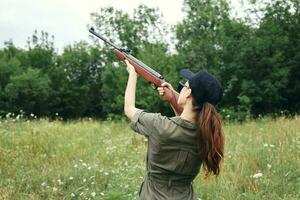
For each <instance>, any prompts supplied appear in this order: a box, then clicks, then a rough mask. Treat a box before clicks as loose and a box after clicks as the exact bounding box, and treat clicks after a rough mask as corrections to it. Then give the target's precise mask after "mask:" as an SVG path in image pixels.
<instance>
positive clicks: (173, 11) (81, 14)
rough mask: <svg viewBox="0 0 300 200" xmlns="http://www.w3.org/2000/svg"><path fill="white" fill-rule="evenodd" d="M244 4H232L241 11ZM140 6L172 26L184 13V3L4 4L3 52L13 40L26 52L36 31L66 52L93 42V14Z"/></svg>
mask: <svg viewBox="0 0 300 200" xmlns="http://www.w3.org/2000/svg"><path fill="white" fill-rule="evenodd" d="M239 1H240V0H232V4H233V6H235V7H238V2H239ZM139 4H145V5H147V6H149V7H158V8H159V9H160V11H161V12H162V13H163V15H164V18H165V20H166V22H167V23H169V24H176V23H177V22H178V21H180V20H181V19H182V18H183V16H184V13H183V12H182V5H183V0H0V48H1V47H3V43H4V41H8V40H10V39H12V40H13V42H14V44H15V45H16V46H17V47H21V48H25V45H26V41H27V38H28V37H29V36H31V35H32V34H33V32H34V30H38V31H41V30H44V31H46V32H48V33H49V34H50V35H54V37H55V38H54V46H55V47H56V48H59V49H62V47H64V46H66V45H67V44H72V43H73V42H74V41H80V40H85V41H89V38H88V35H89V34H88V31H87V24H89V23H91V21H90V13H91V12H94V11H98V10H100V8H101V7H106V6H108V5H111V6H113V7H115V8H118V9H122V10H124V11H126V12H128V13H132V12H133V10H134V8H136V7H137V6H138V5H139Z"/></svg>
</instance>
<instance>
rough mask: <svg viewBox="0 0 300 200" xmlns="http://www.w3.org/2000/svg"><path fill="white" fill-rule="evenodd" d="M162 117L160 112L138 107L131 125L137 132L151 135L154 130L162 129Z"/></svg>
mask: <svg viewBox="0 0 300 200" xmlns="http://www.w3.org/2000/svg"><path fill="white" fill-rule="evenodd" d="M161 117H162V115H161V114H160V113H148V112H145V111H144V110H141V109H138V110H137V111H136V112H135V113H134V115H133V117H132V119H131V122H130V124H129V125H130V128H131V129H132V130H134V131H135V132H137V133H139V134H142V135H144V136H147V137H149V136H150V135H151V134H152V133H153V131H155V130H158V129H160V124H161Z"/></svg>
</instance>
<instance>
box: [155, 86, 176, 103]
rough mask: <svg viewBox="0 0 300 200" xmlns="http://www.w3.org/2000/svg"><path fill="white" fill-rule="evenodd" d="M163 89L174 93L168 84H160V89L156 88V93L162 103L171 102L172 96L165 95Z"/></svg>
mask: <svg viewBox="0 0 300 200" xmlns="http://www.w3.org/2000/svg"><path fill="white" fill-rule="evenodd" d="M165 87H167V88H169V89H170V90H173V91H174V88H173V87H172V85H171V84H170V83H167V82H164V83H162V84H161V87H157V90H158V93H159V95H160V96H161V97H162V99H163V100H164V101H171V99H172V95H165V94H166V91H165Z"/></svg>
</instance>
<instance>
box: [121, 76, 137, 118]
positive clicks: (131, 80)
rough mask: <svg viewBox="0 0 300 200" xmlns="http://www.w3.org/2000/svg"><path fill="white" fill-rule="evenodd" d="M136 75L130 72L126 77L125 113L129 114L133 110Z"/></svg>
mask: <svg viewBox="0 0 300 200" xmlns="http://www.w3.org/2000/svg"><path fill="white" fill-rule="evenodd" d="M136 82H137V73H136V72H130V73H129V76H128V82H127V86H126V90H125V102H124V111H125V113H128V112H131V110H132V109H133V108H135V91H136Z"/></svg>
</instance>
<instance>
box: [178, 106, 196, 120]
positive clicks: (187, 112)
mask: <svg viewBox="0 0 300 200" xmlns="http://www.w3.org/2000/svg"><path fill="white" fill-rule="evenodd" d="M180 117H181V118H182V119H185V120H187V121H189V122H191V123H193V124H195V123H196V122H197V121H196V113H195V111H194V110H193V109H192V108H191V107H190V106H185V107H184V109H183V111H182V113H181V115H180Z"/></svg>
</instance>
